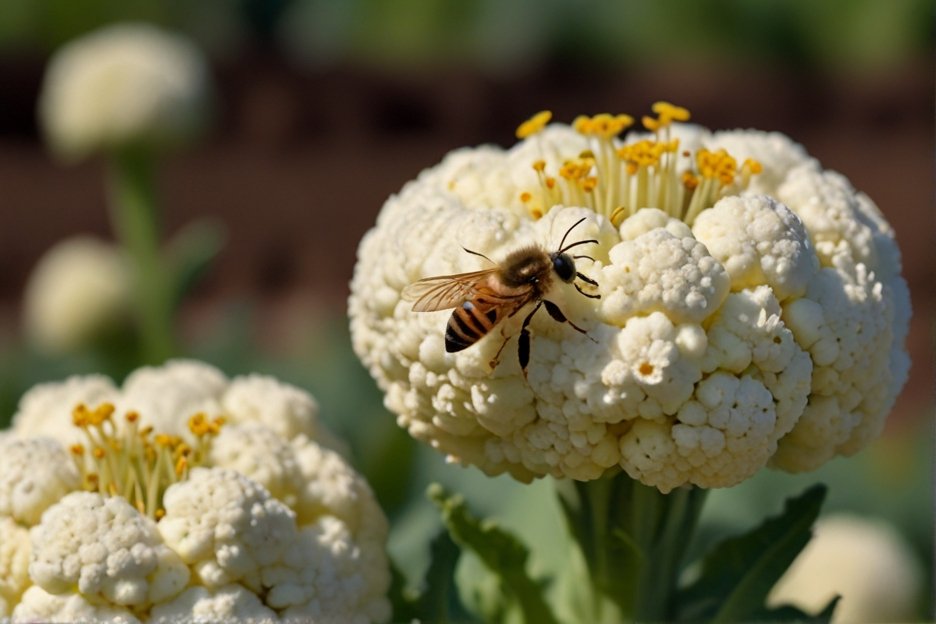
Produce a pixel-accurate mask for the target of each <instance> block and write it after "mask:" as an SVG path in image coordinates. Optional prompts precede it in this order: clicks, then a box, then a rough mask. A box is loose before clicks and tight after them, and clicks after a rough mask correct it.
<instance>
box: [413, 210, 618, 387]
mask: <svg viewBox="0 0 936 624" xmlns="http://www.w3.org/2000/svg"><path fill="white" fill-rule="evenodd" d="M584 220H585V217H582V218H581V219H579V220H578V221H576V222H575V223H574V224H572V227H570V228H569V229H568V230H566V233H565V234H564V235H563V237H562V241H560V243H559V249H558V251H553V252H548V251H546V250H545V249H543V248H542V247H540V246H539V245H532V246H529V247H523V248H521V249H517V250H516V251H513V252H511V253H510V254H508V255H507V257H506V258H505V259H504V261H503V262H501V263H499V264H498V263H496V262H494V261H493V260H491V259H490V258H488V257H487V256H485V255H484V254H481V253H478V252H476V251H471V250H470V249H465V251H466V252H468V253H470V254H473V255H475V256H480V257H482V258H484V259H485V260H487V261H488V262H490V263H491V264H492V265H493V266H491V267H489V268H487V269H482V270H480V271H472V272H470V273H458V274H455V275H440V276H437V277H427V278H425V279H421V280H419V281H417V282H413V283H412V284H410V285H409V286H407V287H406V288H404V289H403V293H402V297H403V299H404V300H406V301H413V302H414V303H413V311H414V312H433V311H435V310H447V309H449V308H455V310H454V311H453V312H452V315H451V316H450V317H449V320H448V324H447V325H446V328H445V350H446V351H447V352H448V353H455V352H457V351H461V350H463V349H467V348H468V347H470V346H471V345H473V344H474V343H476V342H478V341H479V340H481V338H483V337H484V336H486V335H487V334H489V333H490V332H491V331H492V330H493V329H494V328H495V327H497V326H498V324H500V323H501V322H502V321H503V320H504V319H507V318H510V317H513V316H515V315H516V314H517V313H519V312H520V310H522V309H524V308H525V307H526V306H528V305H530V304H533V303H535V304H536V305H535V306H534V307H533V309H532V310H531V311H530V312H529V314H527V315H526V317H525V318H524V319H523V323H522V324H521V326H520V337H519V338H518V342H517V356H518V358H519V360H520V369H521V370H522V371H523V375H524V377H526V372H527V364H529V363H530V330H529V329H528V326H529V324H530V320H531V319H532V318H533V315H534V314H536V312H537V311H538V310H539V309H540V307H545V308H546V312H548V313H549V316H551V317H552V318H553V319H554V320H555V321H558V322H559V323H568V324H569V325H570V326H571V327H572V328H573V329H575V330H576V331H578V332H580V333H582V334H586V335H587V333H586V331H585V330H584V329H582V328H581V327H579V326H578V325H576V324H575V323H573V322H572V321H570V320H569V319H568V318H566V316H565V314H563V313H562V310H560V309H559V306H558V305H556V304H555V303H553V302H552V301H549V300H548V299H546V296H547V295H548V294H549V292H550V290H551V289H552V286H553V275H554V274H555V277H558V278H559V279H560V280H562V281H563V282H565V283H567V284H572V285H573V286H575V289H576V290H578V291H579V292H580V293H581V294H582V295H584V296H586V297H589V298H591V299H600V298H601V295H598V294H590V293H587V292H585V291H584V290H582V288H581V287H580V286H579V285H578V283H577V282H576V278H578V279H579V280H581V281H583V282H585V283H586V284H588V285H589V286H592V287H597V286H598V282H596V281H594V280H593V279H590V278H588V277H586V276H585V275H582V274H581V273H580V272H578V271H577V270H576V269H575V261H576V260H578V259H579V258H588V259H589V260H594V258H592V257H591V256H583V255H578V256H572V255H569V254H568V253H566V252H568V251H569V250H570V249H572V248H573V247H578V246H579V245H588V244H597V243H598V241H597V240H595V239H589V240H580V241H577V242H575V243H571V244H570V245H566V246H563V245H565V241H566V238H567V237H568V236H569V234H570V233H571V232H572V230H574V229H575V227H576V226H577V225H579V224H580V223H581V222H582V221H584ZM463 249H464V248H463ZM502 335H503V334H502ZM508 340H510V337H509V336H504V342H503V343H502V344H501V346H500V348H499V349H498V350H497V353H496V354H495V356H494V358H493V359H492V360H491V362H490V365H491V368H494V367H495V366H497V362H498V358H499V357H500V354H501V351H503V350H504V346H506V344H507V342H508Z"/></svg>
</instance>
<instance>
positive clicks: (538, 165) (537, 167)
mask: <svg viewBox="0 0 936 624" xmlns="http://www.w3.org/2000/svg"><path fill="white" fill-rule="evenodd" d="M544 169H546V161H545V160H537V161H535V162H534V163H533V170H534V171H540V172H541V171H543V170H544Z"/></svg>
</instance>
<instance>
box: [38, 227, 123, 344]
mask: <svg viewBox="0 0 936 624" xmlns="http://www.w3.org/2000/svg"><path fill="white" fill-rule="evenodd" d="M129 268H130V267H129V264H128V263H127V262H126V260H125V259H124V257H123V255H122V254H121V252H120V250H119V249H118V248H117V247H116V246H114V245H110V244H108V243H105V242H104V241H101V240H97V239H95V238H91V237H88V236H81V237H75V238H69V239H66V240H63V241H61V242H59V243H57V244H56V245H54V246H53V247H52V248H50V249H49V250H48V251H47V252H46V253H45V254H43V256H42V258H40V259H39V262H38V263H37V264H36V267H35V268H34V269H33V271H32V274H31V275H30V276H29V282H28V283H27V285H26V293H25V295H24V297H23V300H24V310H23V318H24V323H25V326H26V331H27V332H28V334H29V336H30V338H31V340H32V341H33V342H34V343H35V344H36V345H37V346H38V347H39V348H41V349H42V350H44V351H46V352H48V353H53V354H56V353H69V352H73V351H76V350H78V349H81V348H84V347H87V346H89V345H91V344H93V343H94V341H95V340H96V339H97V338H99V337H100V336H102V335H103V334H104V333H105V332H107V331H109V330H113V329H114V328H115V327H119V326H120V325H121V324H123V323H125V322H126V320H127V318H128V316H129V311H130V271H129Z"/></svg>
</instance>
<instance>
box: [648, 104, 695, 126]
mask: <svg viewBox="0 0 936 624" xmlns="http://www.w3.org/2000/svg"><path fill="white" fill-rule="evenodd" d="M650 110H652V111H653V112H654V113H656V114H657V115H658V116H659V117H660V123H662V124H665V125H668V124H669V123H671V122H673V121H689V110H688V109H686V108H683V107H682V106H676V105H674V104H670V103H669V102H662V101H661V102H654V103H653V106H651V107H650Z"/></svg>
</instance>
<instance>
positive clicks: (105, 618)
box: [12, 585, 140, 624]
mask: <svg viewBox="0 0 936 624" xmlns="http://www.w3.org/2000/svg"><path fill="white" fill-rule="evenodd" d="M12 620H13V622H23V623H25V622H108V623H109V624H139V622H140V620H139V618H137V617H136V616H135V615H133V613H132V612H131V611H130V610H129V609H126V608H120V607H114V606H111V605H107V604H99V603H94V602H91V601H90V600H88V599H87V598H85V597H84V596H82V595H81V594H61V595H59V594H52V593H49V592H47V591H46V590H44V589H42V588H41V587H39V586H38V585H33V586H32V587H30V588H29V589H27V590H26V593H24V594H23V598H22V600H21V601H20V603H19V604H17V605H16V608H15V609H14V610H13V618H12Z"/></svg>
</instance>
